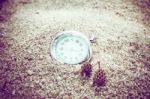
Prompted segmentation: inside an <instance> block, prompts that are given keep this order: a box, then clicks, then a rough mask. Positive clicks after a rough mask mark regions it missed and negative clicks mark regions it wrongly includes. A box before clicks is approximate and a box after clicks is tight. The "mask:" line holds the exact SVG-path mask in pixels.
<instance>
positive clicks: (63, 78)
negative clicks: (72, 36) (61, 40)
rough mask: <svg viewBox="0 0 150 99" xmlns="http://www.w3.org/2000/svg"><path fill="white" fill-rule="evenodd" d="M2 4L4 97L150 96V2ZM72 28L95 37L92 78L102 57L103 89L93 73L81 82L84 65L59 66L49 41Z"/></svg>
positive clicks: (0, 77) (0, 81)
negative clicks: (96, 85) (96, 86)
mask: <svg viewBox="0 0 150 99" xmlns="http://www.w3.org/2000/svg"><path fill="white" fill-rule="evenodd" d="M4 1H5V0H4ZM1 4H2V5H3V8H2V9H1V15H0V16H1V17H0V19H1V21H0V33H1V34H0V99H86V98H87V99H139V98H141V99H148V98H150V17H149V13H150V8H149V4H150V2H149V1H148V0H143V1H140V0H112V1H109V0H94V1H92V0H91V1H88V0H27V1H25V0H15V1H7V2H3V3H1ZM6 12H7V13H6ZM68 30H74V31H79V32H83V33H84V34H85V35H86V36H87V37H89V38H90V36H91V35H92V34H94V35H95V36H96V37H97V41H96V43H92V44H91V47H92V50H93V55H92V57H93V58H92V61H91V63H92V65H93V71H92V77H93V74H94V72H95V71H96V70H97V69H98V67H99V66H98V65H97V62H98V61H100V63H101V66H100V67H101V69H103V70H104V71H105V73H106V77H107V82H106V85H105V86H102V87H101V90H100V91H99V92H96V91H95V90H94V88H93V87H92V77H91V78H90V79H89V80H87V81H85V83H84V84H83V80H82V79H81V77H80V68H81V66H82V64H78V65H67V64H60V63H59V62H57V61H56V60H54V59H53V58H52V57H51V55H50V50H49V49H50V44H51V41H52V40H53V38H54V37H55V36H56V34H58V33H59V32H62V31H68Z"/></svg>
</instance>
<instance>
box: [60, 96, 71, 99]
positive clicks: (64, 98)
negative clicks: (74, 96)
mask: <svg viewBox="0 0 150 99" xmlns="http://www.w3.org/2000/svg"><path fill="white" fill-rule="evenodd" d="M62 99H71V97H70V96H68V95H64V96H63V98H62Z"/></svg>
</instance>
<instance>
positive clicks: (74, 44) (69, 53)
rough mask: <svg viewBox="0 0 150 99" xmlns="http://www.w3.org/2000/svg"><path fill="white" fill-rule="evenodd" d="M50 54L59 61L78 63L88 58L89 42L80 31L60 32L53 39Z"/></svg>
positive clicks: (89, 53)
mask: <svg viewBox="0 0 150 99" xmlns="http://www.w3.org/2000/svg"><path fill="white" fill-rule="evenodd" d="M51 54H52V56H53V58H55V59H56V60H57V61H59V62H61V63H67V64H78V63H81V62H84V61H87V60H88V59H89V58H90V55H91V48H90V42H89V40H88V39H87V38H86V37H85V36H84V35H83V34H82V33H79V32H74V31H70V32H69V31H68V32H62V33H60V34H59V35H57V36H56V38H55V39H54V40H53V42H52V45H51Z"/></svg>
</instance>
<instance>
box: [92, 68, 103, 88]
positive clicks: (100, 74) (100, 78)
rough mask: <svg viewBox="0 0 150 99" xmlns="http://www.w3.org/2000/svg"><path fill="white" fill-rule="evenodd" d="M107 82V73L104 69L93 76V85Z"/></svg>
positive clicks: (97, 85) (98, 85)
mask: <svg viewBox="0 0 150 99" xmlns="http://www.w3.org/2000/svg"><path fill="white" fill-rule="evenodd" d="M105 84H106V75H105V72H104V71H103V70H102V69H99V70H98V71H96V72H95V74H94V77H93V86H96V87H100V86H104V85H105Z"/></svg>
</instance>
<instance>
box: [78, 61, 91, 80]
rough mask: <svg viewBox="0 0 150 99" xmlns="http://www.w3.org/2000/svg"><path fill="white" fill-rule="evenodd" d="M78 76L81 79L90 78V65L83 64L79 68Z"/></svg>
mask: <svg viewBox="0 0 150 99" xmlns="http://www.w3.org/2000/svg"><path fill="white" fill-rule="evenodd" d="M80 75H81V77H83V78H86V79H87V78H90V77H91V75H92V65H91V64H90V63H89V62H87V63H84V64H83V66H82V67H81V73H80Z"/></svg>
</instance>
